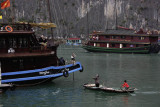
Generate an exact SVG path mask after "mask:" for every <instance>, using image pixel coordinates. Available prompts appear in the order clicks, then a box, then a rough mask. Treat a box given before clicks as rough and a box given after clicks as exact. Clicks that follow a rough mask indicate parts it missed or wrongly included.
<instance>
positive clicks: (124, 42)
mask: <svg viewBox="0 0 160 107" xmlns="http://www.w3.org/2000/svg"><path fill="white" fill-rule="evenodd" d="M158 36H160V35H159V34H158V33H157V32H156V33H153V32H150V31H148V32H144V31H143V30H142V29H140V30H139V31H138V32H136V31H135V30H133V29H128V28H124V27H119V29H118V30H107V31H106V32H93V34H91V35H90V40H89V41H88V43H87V44H85V45H84V46H83V48H84V49H86V50H87V51H90V52H107V53H142V54H146V53H158V52H159V50H160V46H159V45H158Z"/></svg>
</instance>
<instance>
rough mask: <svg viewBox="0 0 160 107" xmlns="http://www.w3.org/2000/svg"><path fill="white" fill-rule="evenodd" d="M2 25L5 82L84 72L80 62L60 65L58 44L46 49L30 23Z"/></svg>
mask: <svg viewBox="0 0 160 107" xmlns="http://www.w3.org/2000/svg"><path fill="white" fill-rule="evenodd" d="M0 28H1V31H0V64H1V68H0V69H1V78H2V79H1V81H0V82H1V83H2V84H10V83H11V84H14V85H15V86H27V85H36V84H40V83H43V82H47V81H51V80H53V79H55V78H58V77H61V76H65V77H68V76H69V74H70V73H73V72H76V71H81V72H82V71H83V68H82V65H81V63H80V62H76V63H75V64H68V65H63V64H62V65H60V64H59V58H58V57H57V47H58V44H57V45H55V44H54V45H53V44H52V45H50V44H49V45H48V46H47V47H46V48H43V47H42V45H41V44H40V42H39V41H38V39H37V37H36V35H35V32H34V31H33V30H32V26H31V25H30V24H22V23H21V24H20V23H17V24H10V26H8V24H1V25H0Z"/></svg>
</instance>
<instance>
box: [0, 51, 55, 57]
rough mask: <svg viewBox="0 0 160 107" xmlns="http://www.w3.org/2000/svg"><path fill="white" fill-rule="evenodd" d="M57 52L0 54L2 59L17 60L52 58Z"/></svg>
mask: <svg viewBox="0 0 160 107" xmlns="http://www.w3.org/2000/svg"><path fill="white" fill-rule="evenodd" d="M54 54H55V52H39V53H31V52H24V53H23V52H22V53H7V54H6V53H2V54H0V58H17V57H33V56H34V57H36V56H52V55H54Z"/></svg>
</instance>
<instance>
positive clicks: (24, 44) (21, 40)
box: [19, 38, 28, 48]
mask: <svg viewBox="0 0 160 107" xmlns="http://www.w3.org/2000/svg"><path fill="white" fill-rule="evenodd" d="M27 46H28V42H27V39H26V38H19V47H20V48H24V47H27Z"/></svg>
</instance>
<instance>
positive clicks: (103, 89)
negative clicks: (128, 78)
mask: <svg viewBox="0 0 160 107" xmlns="http://www.w3.org/2000/svg"><path fill="white" fill-rule="evenodd" d="M83 87H85V88H86V89H90V90H98V91H104V92H107V93H133V92H134V91H135V90H136V89H135V88H131V89H128V90H123V89H114V88H109V87H105V86H103V85H100V86H99V87H96V86H95V84H88V83H87V84H84V85H83Z"/></svg>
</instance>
